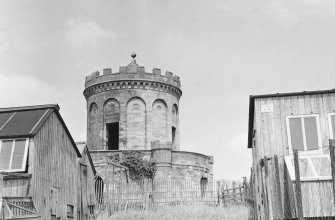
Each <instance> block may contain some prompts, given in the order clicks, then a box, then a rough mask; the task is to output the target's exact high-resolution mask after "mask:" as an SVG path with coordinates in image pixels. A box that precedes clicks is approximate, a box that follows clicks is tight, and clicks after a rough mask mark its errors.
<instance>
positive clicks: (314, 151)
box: [286, 114, 322, 154]
mask: <svg viewBox="0 0 335 220" xmlns="http://www.w3.org/2000/svg"><path fill="white" fill-rule="evenodd" d="M306 117H315V118H316V129H317V135H318V144H319V148H318V149H315V150H308V149H307V144H306V142H307V141H306V131H305V122H304V120H301V125H302V135H303V143H304V151H299V152H302V153H303V154H308V152H311V153H312V154H314V153H316V152H320V153H322V139H321V129H320V117H319V114H310V115H289V116H286V128H287V129H286V130H287V138H288V146H289V152H290V153H291V154H292V153H293V148H292V143H291V128H290V121H289V119H290V118H306Z"/></svg>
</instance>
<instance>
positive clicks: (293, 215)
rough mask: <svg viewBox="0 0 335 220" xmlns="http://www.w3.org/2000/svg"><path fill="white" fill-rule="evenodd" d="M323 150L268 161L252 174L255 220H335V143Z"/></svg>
mask: <svg viewBox="0 0 335 220" xmlns="http://www.w3.org/2000/svg"><path fill="white" fill-rule="evenodd" d="M329 143H330V145H329V146H325V147H323V148H322V149H318V150H313V151H309V152H298V151H296V150H295V151H294V152H293V154H289V155H285V156H281V157H278V156H277V155H275V156H274V157H271V158H270V157H264V158H263V159H261V160H260V161H259V163H257V166H256V167H255V166H254V168H253V170H252V178H251V183H252V187H251V190H252V194H253V195H254V199H255V202H254V203H253V206H254V209H255V212H254V219H269V220H271V219H298V220H302V219H322V220H323V219H335V196H334V192H335V190H334V189H335V183H334V177H335V158H334V156H335V155H334V149H335V140H330V142H329Z"/></svg>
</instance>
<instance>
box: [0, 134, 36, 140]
mask: <svg viewBox="0 0 335 220" xmlns="http://www.w3.org/2000/svg"><path fill="white" fill-rule="evenodd" d="M31 137H34V135H32V134H20V135H2V136H0V139H16V138H31Z"/></svg>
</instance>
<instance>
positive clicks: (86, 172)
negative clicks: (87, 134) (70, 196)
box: [76, 142, 96, 219]
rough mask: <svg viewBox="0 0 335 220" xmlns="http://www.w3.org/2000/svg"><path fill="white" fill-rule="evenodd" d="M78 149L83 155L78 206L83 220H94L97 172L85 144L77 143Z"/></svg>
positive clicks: (80, 160) (80, 161)
mask: <svg viewBox="0 0 335 220" xmlns="http://www.w3.org/2000/svg"><path fill="white" fill-rule="evenodd" d="M76 144H77V148H78V150H79V152H80V154H81V158H79V159H78V181H79V182H80V186H81V187H78V204H80V205H79V207H80V210H79V212H80V213H81V219H87V218H89V219H91V218H92V219H93V217H94V208H95V207H94V206H95V201H96V196H95V176H96V170H95V167H94V164H93V160H92V158H91V154H90V152H89V150H88V148H87V145H86V143H85V142H77V143H76Z"/></svg>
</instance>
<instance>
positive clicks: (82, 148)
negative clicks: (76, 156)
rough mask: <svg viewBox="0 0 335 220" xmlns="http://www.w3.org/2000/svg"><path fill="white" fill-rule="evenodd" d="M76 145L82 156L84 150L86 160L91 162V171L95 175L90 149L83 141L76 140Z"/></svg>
mask: <svg viewBox="0 0 335 220" xmlns="http://www.w3.org/2000/svg"><path fill="white" fill-rule="evenodd" d="M76 145H77V148H78V150H79V152H80V154H81V156H82V157H83V156H84V154H85V152H86V155H87V158H88V160H89V162H90V164H91V167H92V169H93V173H94V175H95V174H96V170H95V166H94V163H93V160H92V157H91V154H90V151H89V150H88V148H87V145H86V142H85V141H81V142H76ZM85 149H86V151H85Z"/></svg>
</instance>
